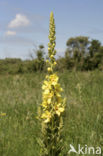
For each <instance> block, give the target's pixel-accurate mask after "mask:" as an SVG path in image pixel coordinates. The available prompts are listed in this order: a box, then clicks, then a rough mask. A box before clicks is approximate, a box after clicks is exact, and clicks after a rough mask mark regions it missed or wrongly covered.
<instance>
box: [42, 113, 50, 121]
mask: <svg viewBox="0 0 103 156" xmlns="http://www.w3.org/2000/svg"><path fill="white" fill-rule="evenodd" d="M41 118H42V119H45V120H44V123H48V122H50V119H51V113H50V112H49V111H45V113H43V114H42V116H41Z"/></svg>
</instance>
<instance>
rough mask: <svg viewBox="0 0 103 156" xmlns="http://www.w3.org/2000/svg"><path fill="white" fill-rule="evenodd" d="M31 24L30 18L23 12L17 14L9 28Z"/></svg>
mask: <svg viewBox="0 0 103 156" xmlns="http://www.w3.org/2000/svg"><path fill="white" fill-rule="evenodd" d="M29 24H30V21H29V19H28V18H27V17H26V16H24V15H21V14H16V17H15V19H13V20H12V21H11V22H10V23H9V25H8V27H9V28H17V27H23V26H28V25H29Z"/></svg>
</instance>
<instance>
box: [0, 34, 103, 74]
mask: <svg viewBox="0 0 103 156" xmlns="http://www.w3.org/2000/svg"><path fill="white" fill-rule="evenodd" d="M66 46H67V48H66V50H65V52H64V56H63V57H59V58H57V59H56V61H57V66H56V69H55V70H60V71H63V70H80V71H88V70H95V69H99V70H103V46H102V44H101V42H100V41H99V40H96V39H92V40H90V39H89V37H86V36H77V37H71V38H69V39H68V40H67V42H66ZM33 53H35V54H36V58H34V57H33V54H31V58H32V60H25V61H23V60H21V59H16V58H13V59H12V58H6V59H3V60H2V59H1V60H0V73H14V74H15V73H25V72H37V71H46V70H45V69H46V62H45V61H46V59H47V58H48V56H47V55H46V53H45V48H44V46H43V45H39V47H38V48H37V49H36V50H33Z"/></svg>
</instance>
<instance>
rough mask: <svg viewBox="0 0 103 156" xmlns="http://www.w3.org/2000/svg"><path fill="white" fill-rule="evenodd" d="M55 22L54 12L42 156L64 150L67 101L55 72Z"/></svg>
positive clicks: (51, 28) (44, 108)
mask: <svg viewBox="0 0 103 156" xmlns="http://www.w3.org/2000/svg"><path fill="white" fill-rule="evenodd" d="M55 39H56V36H55V21H54V15H53V12H51V14H50V26H49V43H48V56H49V59H48V60H47V61H46V62H47V65H48V68H47V71H48V74H47V75H46V78H45V80H44V82H43V85H42V90H43V93H42V104H41V105H42V113H41V116H40V118H41V123H42V140H41V141H40V144H41V146H42V148H41V152H40V153H41V154H40V155H42V156H59V155H60V154H61V150H62V137H61V132H62V127H63V120H62V116H63V112H64V110H65V100H64V99H62V97H61V92H62V91H63V89H62V88H61V87H60V84H59V83H58V80H59V78H58V76H57V74H56V73H55V72H54V69H55V66H56V61H55V58H54V56H55V54H56V50H55V45H56V43H55Z"/></svg>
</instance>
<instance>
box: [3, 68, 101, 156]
mask: <svg viewBox="0 0 103 156" xmlns="http://www.w3.org/2000/svg"><path fill="white" fill-rule="evenodd" d="M59 76H60V83H61V85H62V87H63V88H64V93H63V96H65V97H66V98H67V107H66V114H65V116H64V118H65V122H64V134H63V136H64V150H63V153H67V152H68V151H69V149H70V147H69V144H72V145H74V147H75V148H76V149H77V147H78V144H81V145H82V146H83V145H88V146H94V147H96V146H100V147H101V148H102V149H103V72H100V71H93V72H68V71H65V72H63V73H59ZM44 77H45V74H43V73H35V74H23V75H1V76H0V114H1V113H6V116H2V115H1V116H0V156H38V155H39V151H40V149H39V146H38V144H37V138H38V137H39V135H40V127H39V124H38V121H37V119H36V116H37V108H38V106H39V105H40V104H41V85H42V82H43V79H44ZM62 155H63V156H64V155H65V156H67V154H62ZM70 155H71V156H72V155H73V154H70ZM74 155H76V154H74ZM87 156H89V155H88V154H87Z"/></svg>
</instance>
